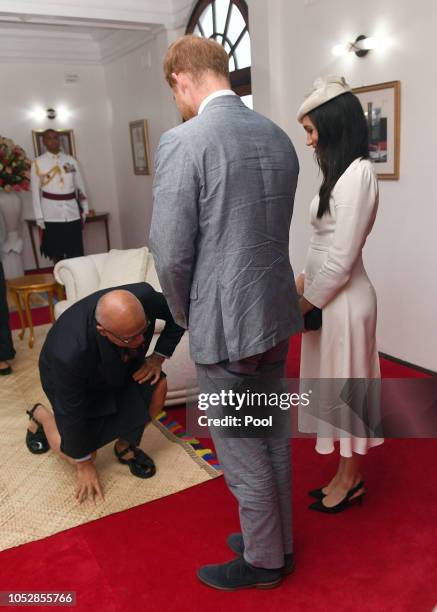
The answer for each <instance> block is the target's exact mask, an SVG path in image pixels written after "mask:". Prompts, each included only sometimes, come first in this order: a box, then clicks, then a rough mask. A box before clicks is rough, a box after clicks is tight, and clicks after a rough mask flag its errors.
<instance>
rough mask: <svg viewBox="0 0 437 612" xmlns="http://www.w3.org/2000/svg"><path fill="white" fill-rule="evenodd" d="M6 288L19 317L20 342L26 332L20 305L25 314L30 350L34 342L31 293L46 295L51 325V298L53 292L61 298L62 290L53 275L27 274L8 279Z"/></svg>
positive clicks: (52, 314) (52, 319) (52, 312)
mask: <svg viewBox="0 0 437 612" xmlns="http://www.w3.org/2000/svg"><path fill="white" fill-rule="evenodd" d="M6 284H7V287H8V289H9V290H10V292H11V293H12V296H13V298H14V301H15V304H16V307H17V311H18V316H19V317H20V323H21V332H20V333H19V335H18V337H19V338H20V340H22V339H23V338H24V333H25V331H26V323H25V321H24V316H23V308H22V304H24V309H25V312H26V318H27V325H28V327H29V331H30V338H29V348H32V347H33V345H34V342H35V335H34V331H33V321H32V310H31V308H30V304H29V298H30V296H31V294H32V293H47V297H48V301H49V310H50V320H51V322H52V323H53V322H54V320H55V317H54V311H53V296H54V294H55V291H56V293H57V295H58V297H59V298H60V297H61V292H62V288H61V286H60V285H58V283H57V282H56V281H55V278H54V276H53V274H29V275H27V276H20V277H18V278H10V279H8V280H7V281H6Z"/></svg>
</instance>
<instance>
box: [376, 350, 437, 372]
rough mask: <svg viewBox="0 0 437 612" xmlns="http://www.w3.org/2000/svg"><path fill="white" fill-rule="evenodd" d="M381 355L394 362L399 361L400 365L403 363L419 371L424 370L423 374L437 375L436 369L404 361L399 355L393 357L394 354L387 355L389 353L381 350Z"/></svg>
mask: <svg viewBox="0 0 437 612" xmlns="http://www.w3.org/2000/svg"><path fill="white" fill-rule="evenodd" d="M379 356H380V357H384V359H389V360H390V361H393V362H394V363H398V364H399V365H403V366H405V367H407V368H411V369H412V370H416V371H417V372H422V374H429V375H430V376H437V372H434V370H428V369H427V368H422V367H421V366H418V365H415V364H414V363H410V362H409V361H404V360H403V359H398V358H397V357H393V356H392V355H387V353H381V351H379Z"/></svg>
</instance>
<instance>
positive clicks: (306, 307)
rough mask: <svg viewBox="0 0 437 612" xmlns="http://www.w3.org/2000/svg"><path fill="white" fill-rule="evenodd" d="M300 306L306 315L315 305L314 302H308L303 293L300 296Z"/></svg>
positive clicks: (303, 314)
mask: <svg viewBox="0 0 437 612" xmlns="http://www.w3.org/2000/svg"><path fill="white" fill-rule="evenodd" d="M299 308H300V314H301V315H302V316H303V317H304V316H305V315H306V314H307V312H309V311H310V310H313V309H314V308H315V306H314V304H311V302H308V300H307V299H306V298H304V297H303V295H301V296H300V298H299Z"/></svg>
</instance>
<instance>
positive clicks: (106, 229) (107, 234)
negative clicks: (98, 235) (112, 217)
mask: <svg viewBox="0 0 437 612" xmlns="http://www.w3.org/2000/svg"><path fill="white" fill-rule="evenodd" d="M105 234H106V246H107V248H108V252H109V251H110V250H111V243H110V241H109V227H108V219H107V218H106V219H105Z"/></svg>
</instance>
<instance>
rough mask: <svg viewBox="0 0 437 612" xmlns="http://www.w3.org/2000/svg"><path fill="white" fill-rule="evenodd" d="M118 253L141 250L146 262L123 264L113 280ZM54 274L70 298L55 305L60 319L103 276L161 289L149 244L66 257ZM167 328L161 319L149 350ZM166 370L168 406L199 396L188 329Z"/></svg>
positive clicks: (113, 282)
mask: <svg viewBox="0 0 437 612" xmlns="http://www.w3.org/2000/svg"><path fill="white" fill-rule="evenodd" d="M118 253H120V259H122V258H123V257H125V256H126V255H127V254H128V253H130V254H131V255H134V256H136V255H137V254H138V255H139V256H140V257H141V258H142V261H143V262H144V265H141V266H140V269H138V266H137V269H136V270H132V266H128V267H123V265H121V266H120V267H119V269H118V271H117V270H115V271H114V275H113V280H112V279H111V280H109V282H108V265H105V264H107V263H108V257H110V258H111V260H114V258H116V257H117V254H118ZM111 267H112V266H111ZM123 269H124V272H123V278H124V279H126V280H120V276H119V275H120V272H121V271H123ZM117 272H118V276H117ZM135 274H138V275H139V277H138V278H135ZM54 276H55V279H56V281H57V282H58V283H59V284H61V285H64V287H65V293H66V297H67V299H66V300H62V301H60V302H58V303H57V304H56V305H55V318H56V319H57V318H58V317H59V316H60V315H61V314H62V313H63V312H64V310H67V308H69V307H70V306H71V305H72V304H74V303H75V302H77V301H78V300H80V299H82V298H84V297H86V296H87V295H89V294H90V293H93V292H94V291H97V290H99V289H102V288H103V286H102V280H103V281H105V282H104V286H105V287H109V286H112V287H115V286H117V285H122V284H127V283H133V282H141V281H142V280H144V281H145V282H147V283H149V284H150V285H152V287H153V288H154V289H156V290H157V291H161V287H160V285H159V281H158V276H157V274H156V269H155V264H154V262H153V258H152V255H151V253H149V251H148V249H147V248H146V247H143V248H142V249H131V250H129V251H115V250H112V251H110V252H109V253H99V254H97V255H87V256H85V257H75V258H73V259H64V260H62V261H60V262H58V263H57V264H56V266H55V269H54ZM163 328H164V323H163V322H162V321H157V322H156V327H155V334H154V336H153V340H152V343H151V345H150V351H149V353H151V352H153V348H154V346H155V344H156V341H157V339H158V335H159V334H160V333H161V331H162V329H163ZM164 371H165V373H166V374H167V384H168V393H167V399H166V402H165V405H166V406H172V405H176V404H182V403H184V402H186V401H190V400H193V399H194V398H195V397H196V395H197V392H198V389H197V385H196V371H195V367H194V363H193V361H192V360H191V357H190V352H189V344H188V332H185V334H184V335H183V337H182V339H181V341H180V343H179V344H178V346H177V347H176V350H175V352H174V353H173V356H172V358H171V359H169V360H166V362H165V364H164Z"/></svg>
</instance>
